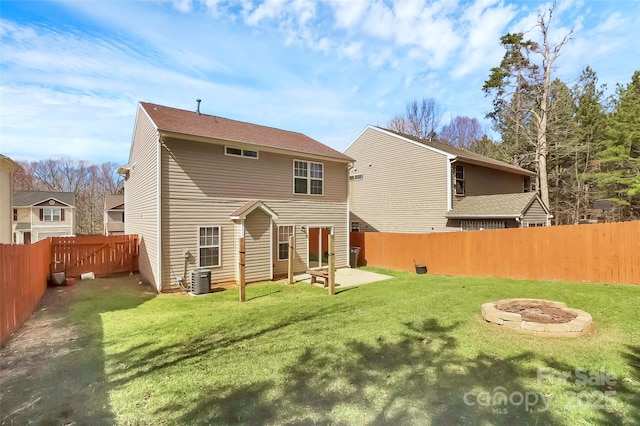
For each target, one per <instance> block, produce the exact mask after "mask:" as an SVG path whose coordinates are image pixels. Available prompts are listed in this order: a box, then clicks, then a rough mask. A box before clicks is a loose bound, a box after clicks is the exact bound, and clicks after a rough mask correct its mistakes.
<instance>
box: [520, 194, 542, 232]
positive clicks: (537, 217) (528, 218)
mask: <svg viewBox="0 0 640 426" xmlns="http://www.w3.org/2000/svg"><path fill="white" fill-rule="evenodd" d="M529 223H544V224H545V225H546V224H547V212H545V211H544V208H543V207H542V205H541V204H540V201H538V200H537V199H535V200H534V201H533V203H531V205H530V206H529V208H528V209H527V211H526V212H525V213H524V217H523V219H522V226H523V227H527V226H529Z"/></svg>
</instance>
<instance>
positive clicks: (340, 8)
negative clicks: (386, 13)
mask: <svg viewBox="0 0 640 426" xmlns="http://www.w3.org/2000/svg"><path fill="white" fill-rule="evenodd" d="M328 3H329V5H330V6H331V8H332V9H333V13H334V16H335V26H336V27H337V28H354V27H355V26H356V25H357V24H359V23H360V21H361V20H362V18H363V16H364V14H365V12H366V11H367V9H368V8H369V3H370V2H369V1H368V0H349V1H344V0H329V1H328Z"/></svg>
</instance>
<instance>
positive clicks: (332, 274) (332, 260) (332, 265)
mask: <svg viewBox="0 0 640 426" xmlns="http://www.w3.org/2000/svg"><path fill="white" fill-rule="evenodd" d="M328 256H329V259H328V260H329V295H333V294H334V293H335V289H336V253H335V239H334V236H333V234H329V253H328Z"/></svg>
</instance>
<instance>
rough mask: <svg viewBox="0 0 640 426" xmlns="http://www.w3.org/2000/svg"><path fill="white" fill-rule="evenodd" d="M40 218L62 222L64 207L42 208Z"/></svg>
mask: <svg viewBox="0 0 640 426" xmlns="http://www.w3.org/2000/svg"><path fill="white" fill-rule="evenodd" d="M40 220H41V221H43V222H60V221H63V220H64V210H63V209H41V210H40Z"/></svg>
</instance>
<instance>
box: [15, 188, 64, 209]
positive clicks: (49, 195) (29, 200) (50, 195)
mask: <svg viewBox="0 0 640 426" xmlns="http://www.w3.org/2000/svg"><path fill="white" fill-rule="evenodd" d="M51 199H54V200H57V201H60V202H61V203H63V204H66V205H68V206H70V207H75V205H76V202H75V196H74V195H73V192H54V191H16V192H15V193H14V194H13V206H14V207H30V206H33V205H36V204H40V203H42V202H44V201H47V200H51Z"/></svg>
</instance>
